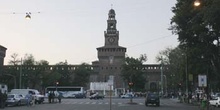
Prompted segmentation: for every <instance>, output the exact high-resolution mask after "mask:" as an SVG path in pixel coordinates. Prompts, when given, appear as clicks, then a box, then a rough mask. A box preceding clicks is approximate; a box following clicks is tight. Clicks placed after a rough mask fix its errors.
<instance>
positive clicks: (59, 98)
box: [58, 93, 62, 103]
mask: <svg viewBox="0 0 220 110" xmlns="http://www.w3.org/2000/svg"><path fill="white" fill-rule="evenodd" d="M61 97H62V95H61V94H60V93H59V95H58V100H59V103H61Z"/></svg>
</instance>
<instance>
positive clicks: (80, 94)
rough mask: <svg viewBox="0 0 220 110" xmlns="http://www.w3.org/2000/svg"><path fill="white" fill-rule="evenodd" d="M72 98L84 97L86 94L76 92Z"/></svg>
mask: <svg viewBox="0 0 220 110" xmlns="http://www.w3.org/2000/svg"><path fill="white" fill-rule="evenodd" d="M74 98H86V94H83V93H79V94H76V95H75V97H74Z"/></svg>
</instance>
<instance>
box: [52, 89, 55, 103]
mask: <svg viewBox="0 0 220 110" xmlns="http://www.w3.org/2000/svg"><path fill="white" fill-rule="evenodd" d="M54 98H55V93H54V91H52V103H54Z"/></svg>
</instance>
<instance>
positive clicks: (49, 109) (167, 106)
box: [5, 98, 219, 110]
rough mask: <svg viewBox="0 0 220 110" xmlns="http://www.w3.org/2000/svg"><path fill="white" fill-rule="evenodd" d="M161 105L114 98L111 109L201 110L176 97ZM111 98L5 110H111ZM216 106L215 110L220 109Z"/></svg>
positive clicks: (68, 100)
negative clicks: (180, 101) (181, 101)
mask: <svg viewBox="0 0 220 110" xmlns="http://www.w3.org/2000/svg"><path fill="white" fill-rule="evenodd" d="M160 101H161V106H160V107H156V106H154V105H149V106H148V107H146V106H145V105H144V98H135V99H133V102H135V103H136V104H128V102H129V99H120V98H113V99H112V106H111V110H146V109H147V110H186V109H187V110H199V108H198V106H193V105H188V104H183V103H178V102H177V100H174V99H161V100H160ZM109 103H110V99H109V98H105V99H103V100H90V99H88V98H87V99H63V100H62V103H53V104H49V103H47V102H45V104H40V105H34V106H31V107H27V106H19V107H6V108H5V110H110V104H109ZM218 109H219V108H216V109H215V110H218Z"/></svg>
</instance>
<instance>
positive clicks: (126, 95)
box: [121, 94, 134, 98]
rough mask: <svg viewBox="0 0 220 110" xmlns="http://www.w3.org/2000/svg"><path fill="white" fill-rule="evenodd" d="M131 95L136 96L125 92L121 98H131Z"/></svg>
mask: <svg viewBox="0 0 220 110" xmlns="http://www.w3.org/2000/svg"><path fill="white" fill-rule="evenodd" d="M130 97H134V95H133V94H123V95H121V98H130Z"/></svg>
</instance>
